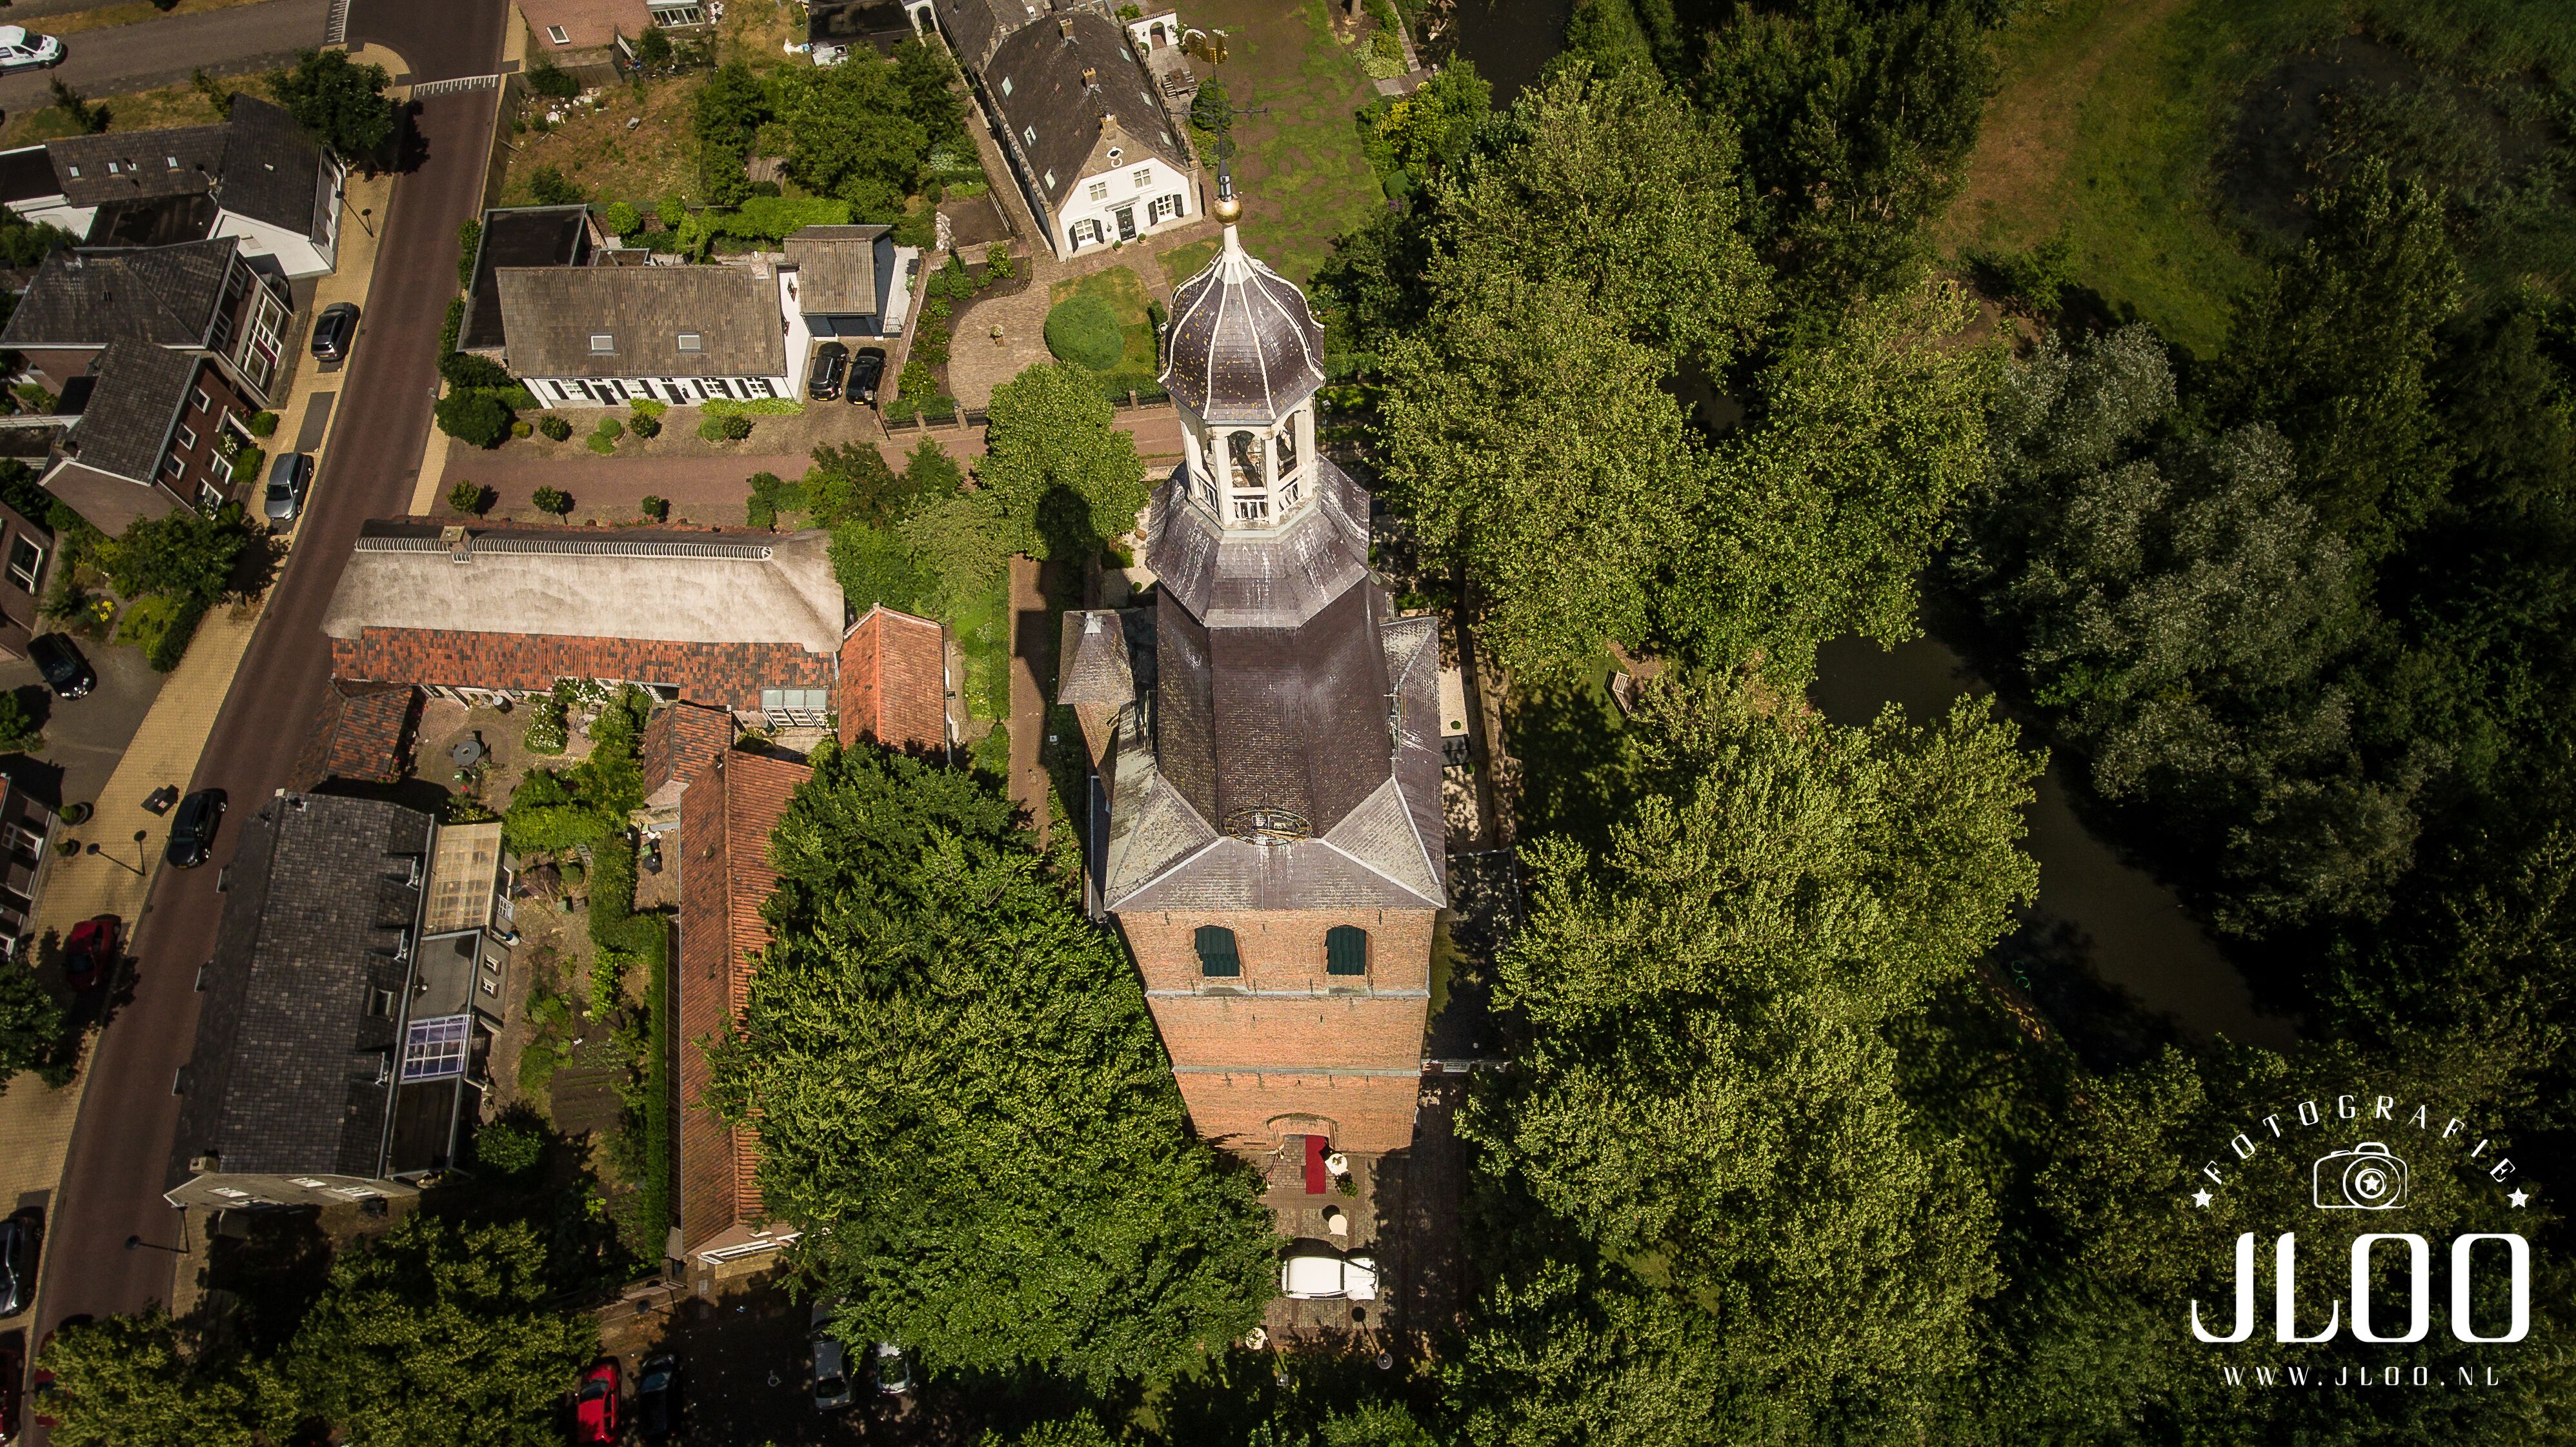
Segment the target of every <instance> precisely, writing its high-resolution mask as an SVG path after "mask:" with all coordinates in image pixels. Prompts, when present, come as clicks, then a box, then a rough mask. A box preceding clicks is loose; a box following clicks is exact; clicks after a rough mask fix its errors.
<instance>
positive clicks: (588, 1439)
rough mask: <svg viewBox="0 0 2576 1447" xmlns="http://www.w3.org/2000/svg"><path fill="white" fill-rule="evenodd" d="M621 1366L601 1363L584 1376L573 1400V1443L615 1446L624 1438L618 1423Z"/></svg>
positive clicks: (611, 1362) (611, 1361)
mask: <svg viewBox="0 0 2576 1447" xmlns="http://www.w3.org/2000/svg"><path fill="white" fill-rule="evenodd" d="M617 1405H618V1404H617V1363H616V1361H615V1360H614V1359H612V1360H609V1361H604V1362H601V1363H600V1364H599V1365H598V1366H595V1367H592V1368H591V1369H590V1370H589V1371H587V1372H584V1373H582V1375H581V1390H580V1391H579V1392H578V1393H576V1394H575V1395H574V1397H573V1399H572V1440H574V1441H575V1442H579V1443H582V1444H584V1447H589V1444H592V1443H614V1442H616V1441H617V1439H618V1438H619V1437H620V1436H621V1435H623V1434H622V1433H621V1432H620V1431H619V1429H618V1419H617Z"/></svg>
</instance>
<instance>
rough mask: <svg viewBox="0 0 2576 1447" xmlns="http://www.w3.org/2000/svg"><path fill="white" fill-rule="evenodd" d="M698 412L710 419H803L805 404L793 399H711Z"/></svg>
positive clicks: (701, 404) (700, 406)
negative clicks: (742, 400) (746, 400)
mask: <svg viewBox="0 0 2576 1447" xmlns="http://www.w3.org/2000/svg"><path fill="white" fill-rule="evenodd" d="M698 411H699V413H700V414H701V415H704V416H708V417H802V416H804V415H805V404H804V403H803V402H800V401H798V400H796V399H795V398H793V397H762V398H760V399H758V400H756V401H751V402H737V401H735V400H734V399H733V398H731V397H710V398H708V399H707V400H706V401H705V402H703V403H700V404H699V406H698Z"/></svg>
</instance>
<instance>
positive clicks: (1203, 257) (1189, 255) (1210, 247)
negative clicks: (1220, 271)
mask: <svg viewBox="0 0 2576 1447" xmlns="http://www.w3.org/2000/svg"><path fill="white" fill-rule="evenodd" d="M1215 255H1216V243H1215V242H1214V241H1193V242H1191V243H1190V244H1189V245H1187V246H1175V247H1173V248H1172V249H1171V250H1169V251H1166V252H1164V253H1163V257H1162V260H1163V278H1164V279H1165V280H1166V281H1169V282H1170V283H1171V284H1172V289H1173V290H1174V291H1178V290H1180V287H1181V283H1182V282H1185V281H1187V280H1189V279H1190V278H1191V277H1194V276H1196V275H1198V274H1199V273H1200V272H1202V271H1205V270H1206V269H1207V264H1208V259H1209V258H1210V257H1213V256H1215Z"/></svg>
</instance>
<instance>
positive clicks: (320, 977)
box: [170, 794, 431, 1184]
mask: <svg viewBox="0 0 2576 1447" xmlns="http://www.w3.org/2000/svg"><path fill="white" fill-rule="evenodd" d="M236 810H237V812H236V814H235V819H234V822H233V824H232V825H231V826H230V827H232V828H234V829H235V830H236V831H237V833H236V835H235V837H236V840H237V843H236V845H235V849H234V855H233V863H232V867H231V870H230V873H229V879H228V881H227V882H228V885H229V888H228V890H227V892H226V894H225V897H224V912H223V922H222V925H221V927H220V928H219V930H218V931H217V934H216V939H215V946H214V958H213V960H212V962H211V963H210V964H209V965H208V966H207V969H206V985H205V1001H204V1003H203V1005H202V1006H201V1008H200V1011H199V1014H198V1021H197V1042H196V1053H195V1055H194V1056H193V1058H192V1059H191V1060H190V1061H189V1064H188V1069H187V1074H186V1076H185V1090H184V1098H183V1100H182V1103H181V1105H180V1119H179V1130H178V1133H177V1135H176V1137H175V1138H174V1140H173V1144H172V1152H171V1155H172V1159H171V1169H170V1177H171V1181H172V1183H173V1184H175V1183H176V1182H178V1181H180V1180H184V1179H185V1178H186V1177H187V1176H188V1174H189V1171H188V1162H189V1161H190V1160H191V1159H192V1158H194V1157H196V1156H200V1155H205V1154H209V1153H213V1154H219V1155H220V1156H221V1157H222V1166H221V1168H222V1170H223V1171H224V1172H225V1173H226V1174H236V1173H238V1174H252V1175H296V1174H303V1173H308V1172H310V1173H335V1174H342V1175H351V1176H362V1177H371V1176H376V1175H378V1174H379V1173H380V1172H381V1171H382V1169H383V1168H384V1164H385V1158H384V1151H385V1138H386V1125H387V1122H388V1120H389V1111H390V1110H391V1108H392V1100H391V1095H392V1092H391V1090H390V1089H389V1085H390V1081H389V1080H387V1079H386V1078H385V1065H386V1060H387V1054H386V1053H387V1052H388V1051H397V1050H398V1049H399V1030H400V1028H401V1022H400V1019H399V1018H398V1016H399V1001H400V999H401V997H402V996H403V994H404V992H405V990H406V988H407V986H408V984H409V980H410V976H409V970H410V965H409V962H408V961H407V960H406V959H404V958H401V957H398V956H397V954H396V946H397V944H398V943H399V942H400V940H401V939H402V937H403V935H404V933H405V932H406V931H408V930H409V929H410V928H411V927H412V925H413V923H414V922H415V921H416V920H417V918H418V916H419V906H420V889H419V886H418V885H416V884H414V883H412V882H411V881H412V878H413V876H412V873H411V867H410V860H411V859H412V858H414V857H419V856H425V855H426V854H427V852H428V850H429V845H430V831H431V823H430V818H429V816H428V815H426V814H423V813H420V812H418V811H416V810H412V809H405V808H403V807H401V806H399V805H396V804H389V803H384V802H381V801H378V800H370V799H350V798H336V797H331V796H327V795H315V794H284V795H279V796H277V797H275V798H272V799H269V800H265V801H261V802H260V804H259V807H258V808H257V809H256V810H253V809H252V808H251V807H250V801H238V802H237V805H236ZM378 991H387V992H391V994H392V996H393V998H394V999H395V1000H396V1002H397V1006H396V1010H395V1013H394V1014H393V1015H379V1014H375V1013H372V1012H371V1010H370V997H371V995H373V994H374V992H378Z"/></svg>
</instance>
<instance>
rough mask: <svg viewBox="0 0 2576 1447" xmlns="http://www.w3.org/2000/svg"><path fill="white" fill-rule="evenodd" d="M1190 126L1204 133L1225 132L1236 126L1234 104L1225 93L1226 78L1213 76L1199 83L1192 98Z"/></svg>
mask: <svg viewBox="0 0 2576 1447" xmlns="http://www.w3.org/2000/svg"><path fill="white" fill-rule="evenodd" d="M1190 124H1191V125H1194V126H1196V127H1198V128H1199V129H1200V130H1203V131H1225V130H1230V129H1232V128H1233V126H1234V102H1233V101H1232V100H1230V99H1228V98H1227V96H1226V93H1225V77H1223V76H1216V75H1212V76H1209V77H1208V78H1207V79H1205V80H1203V81H1201V82H1199V88H1198V92H1197V94H1195V95H1193V96H1192V97H1191V98H1190Z"/></svg>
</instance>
